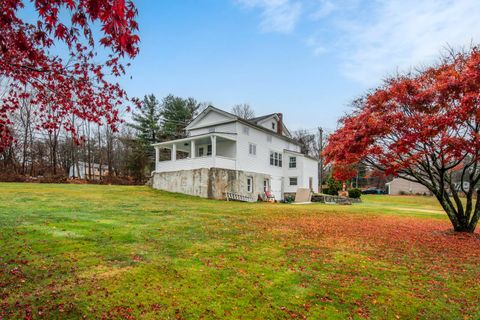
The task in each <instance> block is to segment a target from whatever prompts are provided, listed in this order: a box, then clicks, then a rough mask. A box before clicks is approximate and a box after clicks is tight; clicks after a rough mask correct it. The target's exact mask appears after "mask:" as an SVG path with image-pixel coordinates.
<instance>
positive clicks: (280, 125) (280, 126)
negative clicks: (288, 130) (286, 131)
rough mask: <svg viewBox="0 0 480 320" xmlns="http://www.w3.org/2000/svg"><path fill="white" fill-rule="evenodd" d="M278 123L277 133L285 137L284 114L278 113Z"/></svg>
mask: <svg viewBox="0 0 480 320" xmlns="http://www.w3.org/2000/svg"><path fill="white" fill-rule="evenodd" d="M277 116H278V123H277V133H278V134H279V135H282V136H283V114H282V113H277Z"/></svg>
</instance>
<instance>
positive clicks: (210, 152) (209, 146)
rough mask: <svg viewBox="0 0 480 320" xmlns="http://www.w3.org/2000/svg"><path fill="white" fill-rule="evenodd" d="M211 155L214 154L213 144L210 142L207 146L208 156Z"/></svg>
mask: <svg viewBox="0 0 480 320" xmlns="http://www.w3.org/2000/svg"><path fill="white" fill-rule="evenodd" d="M211 155H212V145H211V144H209V145H208V146H207V156H211Z"/></svg>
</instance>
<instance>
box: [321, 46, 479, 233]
mask: <svg viewBox="0 0 480 320" xmlns="http://www.w3.org/2000/svg"><path fill="white" fill-rule="evenodd" d="M340 124H341V126H340V128H339V129H338V130H337V131H336V132H335V133H334V134H333V135H331V136H330V139H329V143H328V146H327V148H326V150H325V156H326V159H327V161H329V162H332V163H334V166H335V172H334V175H335V176H337V177H340V178H342V179H345V178H346V177H349V176H351V175H352V172H354V170H352V169H353V165H354V164H356V163H358V162H359V161H361V162H363V163H365V164H367V165H369V166H371V167H373V168H375V169H378V170H381V171H383V172H385V173H386V174H392V175H396V176H399V177H402V178H404V179H407V180H409V181H413V182H418V183H420V184H422V185H424V186H425V187H427V188H428V189H429V190H430V191H431V192H432V194H433V195H434V196H435V197H436V198H437V199H438V201H439V202H440V204H441V205H442V207H443V209H444V210H445V212H446V213H447V215H448V217H449V218H450V221H451V223H452V224H453V227H454V230H456V231H464V232H474V230H475V227H476V225H477V222H478V220H479V211H480V201H479V200H480V199H479V191H478V184H479V180H480V168H479V160H480V49H479V48H477V47H475V48H472V49H470V50H468V51H466V52H452V53H451V54H450V55H449V56H448V57H444V58H442V59H441V61H440V63H439V64H438V65H436V66H435V67H430V68H428V69H425V70H423V71H418V72H415V73H410V74H407V75H400V76H397V77H394V78H391V79H389V80H387V81H385V83H384V84H383V85H382V86H381V87H379V88H377V89H375V90H373V91H371V92H370V93H368V94H367V95H365V96H364V97H362V98H360V99H358V100H356V101H355V102H354V111H353V112H352V113H351V114H350V115H348V116H346V117H344V118H343V119H342V120H341V122H340ZM462 197H464V199H462Z"/></svg>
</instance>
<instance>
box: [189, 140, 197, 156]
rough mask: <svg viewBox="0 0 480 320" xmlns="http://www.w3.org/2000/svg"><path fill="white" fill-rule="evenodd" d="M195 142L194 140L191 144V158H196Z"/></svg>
mask: <svg viewBox="0 0 480 320" xmlns="http://www.w3.org/2000/svg"><path fill="white" fill-rule="evenodd" d="M195 149H196V147H195V140H192V142H191V143H190V158H192V159H193V158H195Z"/></svg>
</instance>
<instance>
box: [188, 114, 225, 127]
mask: <svg viewBox="0 0 480 320" xmlns="http://www.w3.org/2000/svg"><path fill="white" fill-rule="evenodd" d="M232 120H234V118H231V117H227V116H226V115H223V114H221V113H219V112H216V111H215V110H211V111H210V112H208V113H207V114H206V115H205V116H204V117H203V118H202V119H200V120H199V121H198V122H197V123H195V126H194V127H193V128H191V129H190V130H193V129H194V128H198V127H204V126H209V125H214V124H219V123H222V122H226V121H232Z"/></svg>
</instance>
